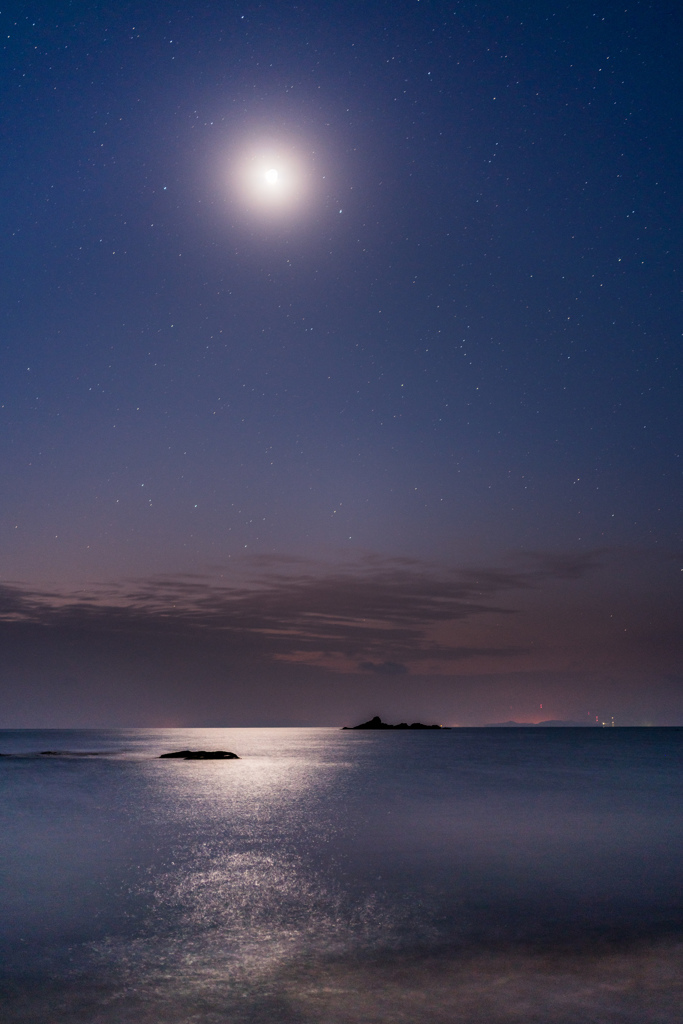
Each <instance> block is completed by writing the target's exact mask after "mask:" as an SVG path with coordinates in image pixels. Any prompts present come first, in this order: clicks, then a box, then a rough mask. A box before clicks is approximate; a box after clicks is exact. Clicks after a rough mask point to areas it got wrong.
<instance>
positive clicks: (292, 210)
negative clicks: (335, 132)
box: [233, 143, 311, 218]
mask: <svg viewBox="0 0 683 1024" xmlns="http://www.w3.org/2000/svg"><path fill="white" fill-rule="evenodd" d="M233 181H234V187H235V190H236V193H237V198H238V200H239V201H240V203H242V204H243V205H244V206H245V207H246V209H247V210H249V211H250V212H251V213H252V214H255V215H258V216H259V217H264V218H281V217H290V216H294V215H296V214H297V213H298V212H300V211H302V210H303V208H304V207H305V204H306V200H307V199H308V198H309V197H310V191H311V182H310V170H309V168H307V166H306V163H305V161H304V160H303V158H302V157H301V156H300V155H299V154H297V153H296V152H295V151H294V150H293V149H292V148H290V147H286V146H278V145H273V144H267V143H263V144H259V143H257V144H252V145H251V146H249V145H247V146H245V147H244V150H243V151H242V152H241V153H238V154H237V156H236V157H235V159H234V163H233Z"/></svg>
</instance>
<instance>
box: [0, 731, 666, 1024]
mask: <svg viewBox="0 0 683 1024" xmlns="http://www.w3.org/2000/svg"><path fill="white" fill-rule="evenodd" d="M184 747H191V748H192V747H193V748H205V749H206V748H209V749H210V748H223V749H227V750H233V751H235V752H236V753H237V754H239V756H240V758H241V760H239V761H226V762H220V761H219V762H211V761H208V762H184V761H173V760H171V761H168V760H161V761H160V760H158V755H159V754H161V753H163V752H165V751H170V750H174V749H179V748H184ZM44 750H53V751H55V750H57V751H64V752H65V753H62V754H61V755H59V756H45V755H41V754H40V752H41V751H44ZM0 752H2V753H3V754H5V755H9V756H5V757H2V758H0V873H1V876H2V878H1V884H2V895H1V904H2V905H1V907H0V959H1V960H2V968H1V972H2V973H1V976H0V985H1V993H0V998H1V1005H2V1011H1V1012H0V1019H1V1020H2V1022H3V1024H19V1022H22V1024H28V1022H31V1024H62V1022H63V1024H71V1022H79V1024H80V1022H83V1024H127V1022H131V1024H132V1022H135V1024H195V1022H196V1024H228V1022H231V1024H232V1022H253V1024H257V1022H258V1024H261V1022H263V1024H265V1022H268V1024H278V1022H282V1024H309V1022H310V1024H313V1022H315V1024H351V1022H353V1024H380V1022H382V1024H383V1022H387V1024H388V1022H392V1024H396V1022H406V1024H432V1022H439V1024H451V1022H461V1021H462V1022H475V1021H476V1022H486V1024H497V1022H504V1021H505V1022H508V1021H514V1022H523V1024H530V1022H538V1024H555V1022H563V1024H569V1022H572V1024H574V1022H575V1024H579V1022H580V1024H587V1022H593V1021H595V1022H600V1024H607V1022H610V1024H611V1022H614V1024H617V1022H619V1024H625V1022H627V1024H631V1022H632V1024H646V1022H648V1024H649V1022H652V1024H655V1022H657V1024H671V1022H680V1021H683V1010H682V1009H681V1007H683V980H682V979H683V927H682V926H683V802H682V799H681V798H682V796H683V730H681V729H453V730H451V731H448V732H447V731H443V732H417V733H372V732H361V733H358V732H341V731H339V730H334V729H193V730H185V729H183V730H179V729H176V730H154V729H144V730H116V731H103V730H97V731H40V732H32V731H11V732H0ZM84 755H91V756H84Z"/></svg>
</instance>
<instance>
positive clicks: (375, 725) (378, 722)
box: [342, 715, 449, 729]
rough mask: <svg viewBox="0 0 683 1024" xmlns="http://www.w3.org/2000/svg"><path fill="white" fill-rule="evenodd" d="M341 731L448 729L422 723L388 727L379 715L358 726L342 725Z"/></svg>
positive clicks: (443, 726) (401, 723)
mask: <svg viewBox="0 0 683 1024" xmlns="http://www.w3.org/2000/svg"><path fill="white" fill-rule="evenodd" d="M342 728H343V729H448V728H449V726H447V725H423V723H422V722H413V724H412V725H408V723H407V722H400V723H399V725H389V724H388V723H387V722H383V721H382V719H381V718H380V717H379V715H375V717H374V718H371V719H370V721H369V722H361V724H360V725H344V726H342Z"/></svg>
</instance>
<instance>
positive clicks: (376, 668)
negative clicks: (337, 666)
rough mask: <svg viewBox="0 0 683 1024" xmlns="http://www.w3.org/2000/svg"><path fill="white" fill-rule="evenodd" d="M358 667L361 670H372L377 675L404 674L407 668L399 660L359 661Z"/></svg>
mask: <svg viewBox="0 0 683 1024" xmlns="http://www.w3.org/2000/svg"><path fill="white" fill-rule="evenodd" d="M358 668H359V669H360V670H361V672H373V673H374V674H375V675H377V676H404V675H405V674H406V673H407V671H408V668H407V666H406V665H402V664H401V663H400V662H399V661H380V662H375V661H361V662H360V664H359V666H358Z"/></svg>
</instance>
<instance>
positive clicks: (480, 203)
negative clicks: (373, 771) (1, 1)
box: [0, 0, 683, 727]
mask: <svg viewBox="0 0 683 1024" xmlns="http://www.w3.org/2000/svg"><path fill="white" fill-rule="evenodd" d="M0 28H1V30H2V31H1V38H2V60H1V62H0V112H1V115H2V124H3V132H2V139H3V141H2V147H3V158H2V165H1V170H0V176H1V181H2V194H3V202H2V207H1V214H0V217H1V223H2V257H3V258H2V296H3V297H2V330H1V344H2V361H1V366H2V371H1V377H0V406H1V408H0V451H1V465H2V488H1V495H2V498H1V502H0V549H1V551H2V562H1V566H0V612H1V614H2V622H1V624H0V637H1V640H2V643H1V647H0V680H1V685H2V699H1V701H0V725H4V726H8V727H9V726H22V727H23V726H34V725H35V726H51V725H54V726H68V725H74V726H81V725H93V726H100V725H110V724H111V725H150V726H153V725H160V726H161V725H290V724H305V725H337V724H339V725H341V724H344V723H348V724H352V723H353V722H354V721H361V720H363V719H364V718H365V717H369V716H370V715H372V714H378V713H379V714H381V715H382V717H384V718H386V719H388V720H390V721H391V720H395V721H398V720H400V719H407V720H408V721H414V720H416V719H421V720H423V721H426V720H429V721H440V722H443V723H444V724H462V725H467V724H484V723H487V722H500V721H507V720H508V719H515V720H517V721H528V722H529V721H530V722H537V721H542V720H546V719H571V720H577V721H582V722H586V723H587V724H588V723H590V722H593V723H594V722H595V720H596V718H597V719H599V720H601V721H602V720H603V719H611V716H614V718H615V720H616V722H617V724H625V725H628V724H632V725H633V724H645V723H650V724H683V688H682V686H681V683H682V682H683V674H682V672H681V654H682V653H683V651H682V647H683V645H682V644H681V629H680V623H681V610H682V609H681V600H680V596H681V582H682V580H683V572H682V570H681V565H682V564H683V563H682V561H681V550H682V545H681V532H680V524H681V515H680V513H681V458H680V456H681V405H682V403H681V395H680V365H681V348H682V346H681V323H682V318H681V282H680V273H679V269H680V253H681V237H682V232H681V202H680V200H681V188H680V180H681V167H682V166H683V146H682V145H681V131H680V106H681V104H680V98H681V96H682V95H683V81H682V79H683V75H682V74H681V60H680V39H681V35H682V33H683V16H682V14H681V10H680V7H679V5H678V4H675V3H673V2H644V0H641V2H637V0H636V2H632V0H626V2H622V3H616V2H598V3H590V4H589V3H586V2H583V0H573V2H571V3H560V4H551V3H538V2H535V3H532V2H524V0H507V2H506V0H483V2H452V3H445V2H437V0H431V2H430V0H392V2H388V0H385V2H378V0H369V2H368V0H365V2H362V3H359V2H354V0H343V2H339V0H328V2H326V3H324V4H323V3H309V2H301V3H282V2H276V0H263V2H261V3H252V2H245V3H227V2H226V3H207V2H204V3H199V2H196V0H187V2H184V3H183V4H172V3H158V2H155V3H152V2H151V0H146V2H145V0H143V2H138V3H127V2H125V0H124V2H119V3H116V4H106V3H99V2H97V3H95V2H89V3H82V2H76V0H74V2H71V3H67V2H64V0H62V2H55V3H45V2H36V3H33V4H30V5H27V4H9V5H7V6H6V7H4V8H3V10H2V14H1V15H0Z"/></svg>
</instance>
